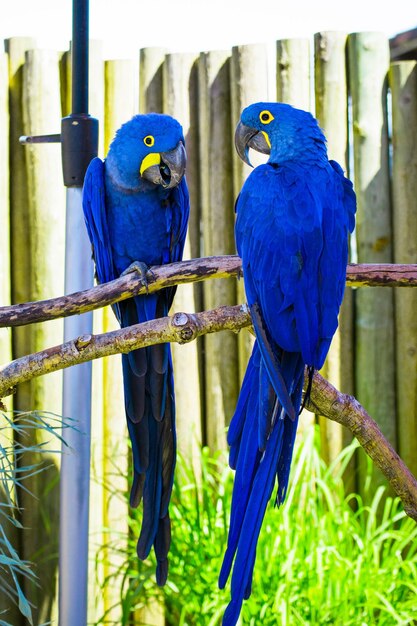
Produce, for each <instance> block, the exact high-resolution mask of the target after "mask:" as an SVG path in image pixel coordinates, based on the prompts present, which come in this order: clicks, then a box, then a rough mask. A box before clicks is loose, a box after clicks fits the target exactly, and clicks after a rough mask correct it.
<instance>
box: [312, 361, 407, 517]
mask: <svg viewBox="0 0 417 626" xmlns="http://www.w3.org/2000/svg"><path fill="white" fill-rule="evenodd" d="M307 408H308V409H309V410H310V411H313V412H315V413H318V414H320V415H324V416H325V417H327V418H328V419H331V420H333V421H334V422H338V423H339V424H343V426H346V428H348V429H349V430H350V431H351V432H352V433H353V435H354V436H355V437H356V438H357V440H358V441H359V443H360V444H361V446H362V447H363V449H364V450H365V452H366V453H367V454H368V456H370V458H371V459H372V460H373V461H374V463H375V465H377V466H378V467H379V469H380V470H381V471H382V473H383V474H384V476H385V477H386V479H387V480H388V482H389V483H390V485H391V487H392V488H393V490H394V491H395V493H396V494H397V495H398V496H399V497H400V498H401V501H402V503H403V506H404V510H405V512H406V513H407V515H408V516H409V517H411V518H412V519H413V520H415V521H416V522H417V480H416V479H415V477H414V476H413V474H412V473H411V472H410V470H409V469H408V467H407V466H406V465H405V464H404V462H403V461H402V459H401V458H400V457H399V456H398V454H397V453H396V452H395V450H394V448H393V447H392V446H391V444H390V443H389V442H388V441H387V439H386V438H385V437H384V435H383V434H382V432H381V430H380V429H379V427H378V425H377V423H376V422H375V421H374V420H373V419H372V418H371V417H370V415H369V414H368V413H367V412H366V411H365V409H364V408H363V406H361V405H360V404H359V402H358V401H357V400H356V398H354V397H353V396H348V395H346V394H343V393H340V391H338V390H337V389H336V388H335V387H333V385H332V384H331V383H329V382H328V381H327V380H325V379H324V378H323V377H322V376H320V374H319V373H318V372H315V374H314V380H313V386H312V389H311V396H310V401H309V403H308V404H307Z"/></svg>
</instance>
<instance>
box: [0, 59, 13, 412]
mask: <svg viewBox="0 0 417 626" xmlns="http://www.w3.org/2000/svg"><path fill="white" fill-rule="evenodd" d="M8 63H9V60H8V56H7V55H6V54H1V55H0V129H1V131H0V134H1V137H2V141H1V145H0V302H1V304H2V305H6V304H10V302H11V285H10V213H9V201H10V193H9V176H10V173H9V67H8ZM11 348H12V344H11V331H10V329H9V328H1V329H0V355H1V356H0V359H1V362H2V363H7V362H8V361H10V360H11V356H12V352H11ZM5 404H6V403H5ZM7 407H8V408H11V402H10V400H8V401H7Z"/></svg>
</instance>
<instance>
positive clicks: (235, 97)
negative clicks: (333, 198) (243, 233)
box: [229, 44, 275, 419]
mask: <svg viewBox="0 0 417 626" xmlns="http://www.w3.org/2000/svg"><path fill="white" fill-rule="evenodd" d="M230 88H231V97H232V104H231V108H232V127H231V133H232V155H233V198H234V200H235V199H236V198H237V197H238V195H239V193H240V190H241V189H242V186H243V183H244V182H245V180H246V178H247V177H248V176H249V174H250V172H251V171H252V168H251V167H249V165H246V164H245V163H243V161H242V159H241V158H240V157H239V156H238V154H237V152H236V150H235V148H234V143H233V135H234V132H235V128H236V126H237V124H238V122H239V119H240V115H241V113H242V111H243V109H244V108H245V107H247V106H248V105H249V104H253V103H254V102H262V101H266V102H268V101H269V100H275V85H274V86H273V88H272V87H271V84H270V81H269V79H268V48H267V46H266V45H265V44H251V45H246V46H234V47H233V48H232V59H231V85H230ZM250 158H251V162H252V164H253V165H254V166H256V165H258V164H259V163H264V162H265V161H266V157H265V155H261V154H260V153H257V152H255V151H254V150H252V151H251V155H250ZM237 301H238V302H246V296H245V287H244V284H243V280H240V281H239V282H238V283H237ZM253 341H254V339H253V336H252V335H251V333H249V332H247V331H242V332H240V333H239V335H238V356H239V382H240V383H241V382H242V380H243V377H244V375H245V372H246V366H247V364H248V360H249V357H250V354H251V352H252V346H253ZM229 419H230V417H229Z"/></svg>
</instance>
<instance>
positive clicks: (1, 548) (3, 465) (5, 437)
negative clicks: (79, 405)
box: [0, 411, 73, 626]
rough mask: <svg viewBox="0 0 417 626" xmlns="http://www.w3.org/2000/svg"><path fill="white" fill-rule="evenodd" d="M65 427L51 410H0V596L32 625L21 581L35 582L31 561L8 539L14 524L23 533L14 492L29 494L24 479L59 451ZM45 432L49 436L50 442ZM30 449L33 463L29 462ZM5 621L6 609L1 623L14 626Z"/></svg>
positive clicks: (40, 469) (65, 423) (67, 421)
mask: <svg viewBox="0 0 417 626" xmlns="http://www.w3.org/2000/svg"><path fill="white" fill-rule="evenodd" d="M64 428H73V426H71V425H70V423H69V420H63V418H61V417H59V416H56V415H54V414H52V413H41V412H38V411H34V412H18V411H15V412H9V413H0V595H1V597H2V598H7V599H8V601H9V602H10V603H14V604H16V605H17V606H18V607H19V610H20V612H21V614H22V615H23V616H24V617H25V618H26V619H27V621H28V623H29V624H33V618H32V608H33V607H32V606H31V604H30V602H29V601H28V599H27V598H26V596H25V594H24V591H23V589H22V587H23V584H22V583H23V579H27V580H29V581H31V582H32V583H34V584H37V576H36V573H35V571H34V569H33V565H32V563H30V562H28V561H25V560H22V559H21V557H20V556H19V550H18V546H17V545H14V544H13V541H12V540H11V538H10V535H12V534H14V533H12V529H13V527H14V528H17V529H19V531H20V532H22V531H23V533H24V529H23V527H22V525H21V523H20V522H19V503H18V498H17V497H16V493H17V492H18V491H19V490H20V491H22V490H24V491H26V492H27V493H30V492H28V489H27V487H26V485H25V483H26V481H27V479H28V478H30V477H31V476H34V475H35V474H38V473H39V472H43V471H44V470H46V469H47V468H48V465H47V464H45V461H44V460H43V455H44V454H47V455H51V454H55V453H56V454H60V452H61V449H60V448H61V442H62V441H63V438H62V436H61V431H62V430H63V429H64ZM34 431H36V432H39V431H43V433H44V434H43V438H44V441H43V443H38V444H36V443H34V437H33V432H34ZM46 435H49V436H50V441H47V439H46ZM52 441H55V444H56V447H57V449H56V450H52V449H51V445H50V443H51V442H52ZM29 452H30V453H31V454H30V458H31V459H32V463H31V464H29V465H28V464H27V458H28V457H27V453H29ZM34 459H35V460H34ZM2 618H4V619H2ZM6 620H7V611H5V612H4V613H3V612H1V613H0V626H13V625H11V624H10V623H9V622H8V621H6Z"/></svg>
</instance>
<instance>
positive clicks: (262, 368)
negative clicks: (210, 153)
mask: <svg viewBox="0 0 417 626" xmlns="http://www.w3.org/2000/svg"><path fill="white" fill-rule="evenodd" d="M235 145H236V149H237V152H238V154H239V156H240V157H241V158H242V159H243V160H244V161H245V162H246V163H248V164H249V165H250V161H249V148H253V149H255V150H257V151H259V152H262V153H264V154H269V159H268V162H267V163H265V164H263V165H259V166H258V167H256V168H255V169H254V170H253V171H252V172H251V174H250V176H249V177H248V178H247V180H246V182H245V184H244V185H243V187H242V190H241V192H240V194H239V197H238V199H237V202H236V212H237V218H236V226H235V238H236V246H237V251H238V254H239V256H240V257H241V259H242V266H243V279H244V285H245V292H246V298H247V302H248V306H249V310H250V313H251V317H252V322H253V327H254V330H255V335H256V341H255V344H254V347H253V352H252V355H251V357H250V360H249V363H248V366H247V370H246V373H245V377H244V380H243V383H242V388H241V391H240V395H239V399H238V402H237V406H236V410H235V413H234V416H233V418H232V421H231V423H230V427H229V431H228V443H229V446H230V466H231V467H232V468H233V469H235V470H236V473H235V481H234V488H233V497H232V507H231V515H230V528H229V536H228V544H227V549H226V552H225V556H224V560H223V565H222V568H221V572H220V576H219V586H220V588H223V587H224V586H225V584H226V582H227V579H228V577H229V575H230V572H231V569H232V567H233V573H232V579H231V601H230V603H229V605H228V607H227V609H226V611H225V614H224V618H223V625H224V626H234V625H235V624H236V622H237V620H238V617H239V614H240V610H241V607H242V603H243V600H244V599H246V598H248V597H249V595H250V594H251V584H252V575H253V568H254V565H255V557H256V545H257V541H258V537H259V533H260V529H261V526H262V521H263V518H264V515H265V510H266V506H267V503H268V501H269V499H270V498H271V495H272V492H273V489H274V485H275V480H276V479H277V483H278V487H277V494H276V497H275V504H277V505H280V504H282V503H283V502H284V499H285V495H286V491H287V486H288V478H289V473H290V466H291V458H292V453H293V447H294V439H295V434H296V430H297V423H298V416H299V413H300V410H301V401H302V389H303V384H304V376H305V368H306V367H307V372H308V378H309V385H308V391H309V388H310V386H311V381H312V376H313V373H314V370H316V369H317V370H318V369H320V368H321V367H322V365H323V362H324V360H325V358H326V355H327V352H328V350H329V347H330V342H331V340H332V337H333V334H334V332H335V331H336V328H337V325H338V313H339V307H340V305H341V302H342V298H343V292H344V288H345V281H346V265H347V260H348V236H349V232H352V230H353V228H354V223H355V211H356V199H355V193H354V191H353V186H352V183H351V182H350V180H348V179H347V178H345V176H344V174H343V170H342V168H341V167H340V165H338V163H336V162H335V161H329V160H328V157H327V151H326V139H325V137H324V135H323V133H322V131H321V129H320V128H319V126H318V123H317V121H316V120H315V118H314V117H313V116H312V115H311V114H310V113H307V112H305V111H302V110H299V109H296V108H293V107H291V106H290V105H288V104H283V103H266V102H259V103H256V104H252V105H251V106H249V107H247V108H246V109H244V110H243V112H242V114H241V119H240V121H239V124H238V126H237V128H236V133H235Z"/></svg>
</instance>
